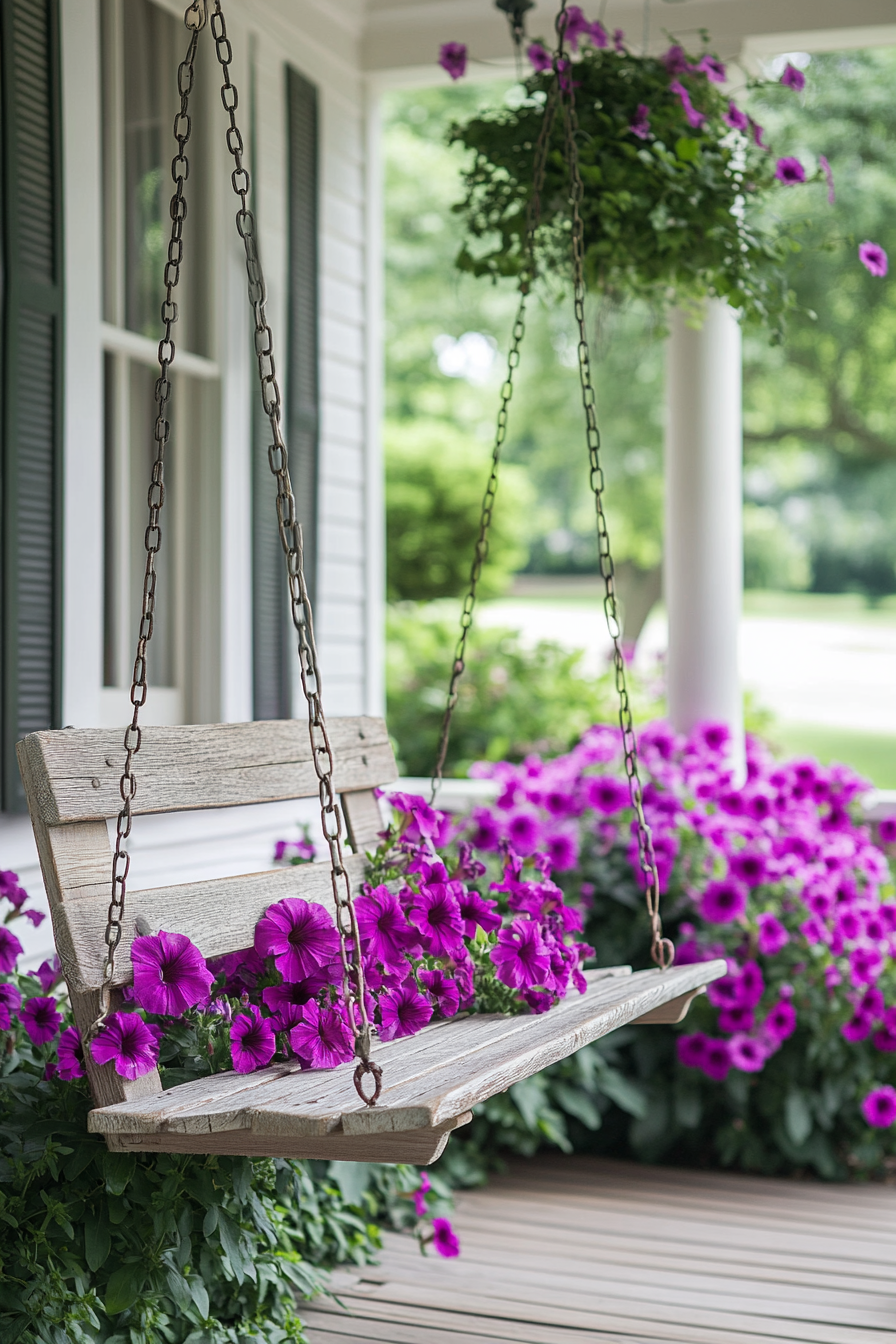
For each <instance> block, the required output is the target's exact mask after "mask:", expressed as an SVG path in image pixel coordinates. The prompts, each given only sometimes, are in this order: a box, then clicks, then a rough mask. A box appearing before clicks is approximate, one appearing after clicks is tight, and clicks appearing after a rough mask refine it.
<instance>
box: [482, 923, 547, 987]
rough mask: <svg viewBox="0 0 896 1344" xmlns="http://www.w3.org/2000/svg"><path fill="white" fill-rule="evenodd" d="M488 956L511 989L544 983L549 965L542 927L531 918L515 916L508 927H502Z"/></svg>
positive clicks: (497, 972)
mask: <svg viewBox="0 0 896 1344" xmlns="http://www.w3.org/2000/svg"><path fill="white" fill-rule="evenodd" d="M489 956H490V958H491V960H492V962H493V963H494V965H495V966H496V967H497V971H496V975H497V977H498V979H499V980H501V981H502V982H503V983H504V984H505V985H509V986H510V987H511V989H532V988H534V987H535V986H536V985H541V984H544V980H545V976H546V975H547V974H548V973H549V971H550V968H551V959H550V955H549V953H548V949H547V948H546V947H545V945H544V940H543V939H542V936H541V930H540V928H539V926H538V925H537V924H536V923H535V922H534V921H533V920H531V919H515V920H514V921H513V923H512V924H511V925H510V928H508V929H502V930H501V932H500V933H499V934H498V944H497V946H496V947H493V948H492V950H491V952H490V953H489Z"/></svg>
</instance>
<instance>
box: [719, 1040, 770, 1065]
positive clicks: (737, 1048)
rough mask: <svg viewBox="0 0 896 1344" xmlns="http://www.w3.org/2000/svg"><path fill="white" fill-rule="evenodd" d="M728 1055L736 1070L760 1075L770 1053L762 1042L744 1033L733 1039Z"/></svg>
mask: <svg viewBox="0 0 896 1344" xmlns="http://www.w3.org/2000/svg"><path fill="white" fill-rule="evenodd" d="M728 1055H729V1058H730V1060H731V1063H732V1064H733V1066H734V1068H736V1069H740V1071H741V1072H742V1073H759V1071H760V1069H762V1068H763V1066H764V1064H765V1061H766V1060H767V1059H768V1051H767V1050H766V1048H765V1046H764V1045H763V1044H762V1042H761V1041H759V1040H757V1039H756V1037H755V1036H746V1035H744V1034H743V1033H742V1032H741V1033H739V1034H738V1035H737V1036H732V1037H731V1040H730V1041H729V1042H728Z"/></svg>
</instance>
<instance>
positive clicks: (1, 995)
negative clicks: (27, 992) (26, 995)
mask: <svg viewBox="0 0 896 1344" xmlns="http://www.w3.org/2000/svg"><path fill="white" fill-rule="evenodd" d="M21 1005H22V996H21V994H20V993H19V991H18V990H17V989H16V987H15V985H10V984H6V983H4V984H2V985H0V1031H9V1028H10V1025H11V1023H12V1015H13V1013H17V1012H18V1011H19V1008H20V1007H21Z"/></svg>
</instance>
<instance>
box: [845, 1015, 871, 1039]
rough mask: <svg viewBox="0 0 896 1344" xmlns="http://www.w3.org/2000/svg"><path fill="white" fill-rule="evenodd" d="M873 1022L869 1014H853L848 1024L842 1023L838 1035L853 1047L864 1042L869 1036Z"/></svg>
mask: <svg viewBox="0 0 896 1344" xmlns="http://www.w3.org/2000/svg"><path fill="white" fill-rule="evenodd" d="M873 1026H874V1021H873V1019H872V1017H871V1015H870V1014H869V1013H863V1012H861V1010H860V1011H859V1012H856V1013H853V1015H852V1017H851V1018H850V1019H849V1021H848V1022H844V1023H843V1026H842V1027H841V1028H840V1034H841V1036H842V1037H843V1039H844V1040H845V1041H849V1042H850V1044H851V1045H855V1044H856V1043H857V1042H858V1041H865V1040H867V1039H868V1037H869V1036H870V1035H871V1029H872V1027H873Z"/></svg>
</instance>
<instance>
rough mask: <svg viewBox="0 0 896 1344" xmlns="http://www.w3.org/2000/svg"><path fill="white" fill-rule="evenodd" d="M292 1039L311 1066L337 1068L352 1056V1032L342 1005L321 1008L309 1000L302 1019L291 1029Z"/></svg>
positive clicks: (293, 1044)
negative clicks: (339, 1006) (341, 1007)
mask: <svg viewBox="0 0 896 1344" xmlns="http://www.w3.org/2000/svg"><path fill="white" fill-rule="evenodd" d="M289 1043H290V1045H291V1046H292V1048H293V1050H295V1052H296V1054H297V1055H298V1057H299V1059H301V1060H302V1061H303V1062H304V1063H306V1064H307V1065H308V1066H310V1067H311V1068H312V1069H335V1068H336V1066H337V1065H338V1064H347V1063H348V1061H349V1060H350V1059H351V1058H352V1054H353V1045H352V1036H351V1032H350V1030H349V1026H348V1023H347V1022H346V1020H345V1017H344V1015H343V1013H342V1010H341V1009H340V1008H321V1007H320V1006H319V1005H318V1004H316V1003H309V1004H308V1006H307V1008H305V1009H303V1012H302V1020H301V1022H299V1023H298V1025H297V1026H295V1027H293V1029H292V1031H291V1032H290V1033H289Z"/></svg>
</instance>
